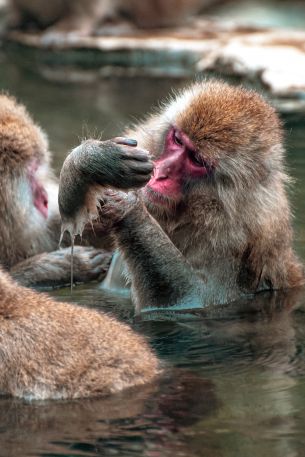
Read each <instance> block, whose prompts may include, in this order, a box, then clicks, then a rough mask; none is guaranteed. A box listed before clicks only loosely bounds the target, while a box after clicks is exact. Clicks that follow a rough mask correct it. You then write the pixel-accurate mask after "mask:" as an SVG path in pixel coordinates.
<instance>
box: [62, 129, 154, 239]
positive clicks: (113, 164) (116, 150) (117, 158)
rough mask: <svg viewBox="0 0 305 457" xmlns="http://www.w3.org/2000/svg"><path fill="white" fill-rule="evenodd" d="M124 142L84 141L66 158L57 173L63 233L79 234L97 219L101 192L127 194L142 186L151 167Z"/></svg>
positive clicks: (145, 156)
mask: <svg viewBox="0 0 305 457" xmlns="http://www.w3.org/2000/svg"><path fill="white" fill-rule="evenodd" d="M136 146H137V142H136V141H135V140H130V139H127V138H115V139H113V140H109V141H98V140H87V141H85V142H84V143H82V144H81V145H80V146H78V147H77V148H75V149H74V150H73V151H72V152H71V154H70V155H69V156H68V157H67V158H66V160H65V162H64V164H63V167H62V170H61V173H60V184H59V194H58V202H59V209H60V214H61V217H62V221H63V224H64V226H65V229H66V230H69V231H70V232H72V233H73V234H78V233H81V231H82V229H83V227H84V225H85V224H86V223H87V222H89V221H90V220H94V219H96V218H97V208H98V206H99V201H100V200H101V199H102V198H103V194H104V191H105V188H107V187H111V188H115V189H122V190H127V189H131V188H138V187H142V186H144V185H145V184H146V183H147V181H148V180H149V179H150V175H151V172H152V170H153V163H152V161H151V159H150V156H149V153H148V152H147V151H144V150H143V149H138V148H137V147H136Z"/></svg>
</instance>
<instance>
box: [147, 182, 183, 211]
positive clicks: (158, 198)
mask: <svg viewBox="0 0 305 457" xmlns="http://www.w3.org/2000/svg"><path fill="white" fill-rule="evenodd" d="M143 193H144V198H145V200H146V201H148V203H149V204H152V205H156V206H161V207H163V208H168V209H170V208H172V207H175V206H177V203H178V202H177V201H176V200H174V199H173V198H171V197H168V196H166V195H163V194H161V193H160V192H157V191H155V190H153V189H151V187H149V186H148V185H146V186H145V187H144V189H143Z"/></svg>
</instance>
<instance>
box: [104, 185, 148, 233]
mask: <svg viewBox="0 0 305 457" xmlns="http://www.w3.org/2000/svg"><path fill="white" fill-rule="evenodd" d="M135 205H137V206H138V205H140V206H141V207H142V205H143V204H142V202H141V200H140V198H139V196H138V194H137V193H136V192H128V193H125V192H121V191H115V190H111V189H106V190H105V191H104V192H103V197H102V199H101V200H100V205H99V223H100V224H101V225H102V226H103V228H104V229H105V230H106V231H109V230H110V229H112V228H113V227H114V226H115V225H116V224H117V223H118V222H120V221H121V220H122V219H124V217H125V216H126V215H127V214H128V213H129V212H130V211H131V210H132V208H134V206H135ZM143 211H145V209H144V206H143Z"/></svg>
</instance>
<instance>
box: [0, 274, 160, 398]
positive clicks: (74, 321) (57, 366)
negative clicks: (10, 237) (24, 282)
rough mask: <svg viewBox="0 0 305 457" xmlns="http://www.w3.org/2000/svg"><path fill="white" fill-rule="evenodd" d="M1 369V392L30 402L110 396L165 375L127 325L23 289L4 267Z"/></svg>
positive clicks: (0, 309) (0, 301)
mask: <svg viewBox="0 0 305 457" xmlns="http://www.w3.org/2000/svg"><path fill="white" fill-rule="evenodd" d="M0 367H1V369H0V393H1V394H5V395H12V396H15V397H20V398H25V399H27V400H45V399H68V398H80V397H89V396H101V395H109V394H113V393H116V392H120V391H121V390H123V389H126V388H130V387H134V386H140V385H143V384H145V383H149V382H152V381H153V380H154V379H155V378H156V376H157V375H158V374H159V373H160V367H159V363H158V360H157V358H156V357H155V355H154V354H153V352H152V351H151V349H150V348H149V347H148V345H147V343H146V341H145V340H144V338H143V337H141V336H140V335H137V334H136V333H135V332H134V331H132V330H131V329H130V328H129V327H128V326H127V325H125V324H122V323H119V322H118V321H116V320H115V319H113V318H111V317H109V316H107V315H106V314H102V313H99V312H97V311H93V310H89V309H85V308H80V307H77V306H74V305H71V304H68V303H59V302H55V301H53V300H52V299H51V298H49V297H48V296H47V295H44V294H39V293H37V292H35V291H32V290H30V289H26V288H23V287H22V286H19V285H17V284H16V283H15V282H14V281H13V280H12V279H11V278H10V277H9V275H8V274H6V273H4V272H3V271H2V270H1V269H0Z"/></svg>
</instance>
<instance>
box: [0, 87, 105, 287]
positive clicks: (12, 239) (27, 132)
mask: <svg viewBox="0 0 305 457" xmlns="http://www.w3.org/2000/svg"><path fill="white" fill-rule="evenodd" d="M31 167H32V169H33V170H34V171H33V174H34V175H35V179H36V180H37V182H38V183H39V184H40V185H41V186H42V187H43V188H44V189H45V191H46V192H47V194H48V201H49V209H48V217H47V218H44V217H43V216H42V215H41V214H40V212H39V211H38V210H37V208H35V206H34V202H33V199H34V196H33V191H32V189H31V183H30V178H29V175H30V174H31ZM0 175H1V182H0V220H1V224H0V263H1V265H2V266H3V267H5V268H6V269H9V270H10V272H11V274H12V275H14V276H15V278H16V279H18V281H19V282H21V283H23V284H24V285H34V284H41V285H44V284H46V285H47V284H48V281H50V285H53V284H56V285H57V284H61V283H65V282H66V283H67V282H69V277H70V252H69V250H68V249H63V250H61V251H58V244H59V238H60V217H59V211H58V203H57V192H58V184H57V182H56V180H55V179H54V176H53V172H52V169H51V168H50V152H49V149H48V139H47V136H46V135H45V133H44V132H43V131H42V130H41V128H40V127H39V126H38V125H36V124H35V123H34V122H33V120H32V118H31V116H30V115H29V113H28V112H27V110H26V108H25V107H24V106H23V105H21V104H18V103H17V102H16V100H15V99H14V98H13V97H10V96H8V95H6V94H0ZM53 251H54V254H53ZM48 253H50V254H48ZM99 255H102V258H103V259H104V266H106V264H107V263H108V259H109V254H106V253H103V252H101V251H97V250H93V249H89V248H81V247H77V249H76V270H77V276H78V279H77V280H80V281H88V280H90V279H91V280H92V279H94V278H96V277H97V276H99V274H100V273H101V269H100V266H101V263H100V266H99V267H98V269H97V261H98V259H99V258H98V257H97V256H99ZM100 260H102V259H100ZM102 263H103V260H102ZM98 270H100V271H98Z"/></svg>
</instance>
